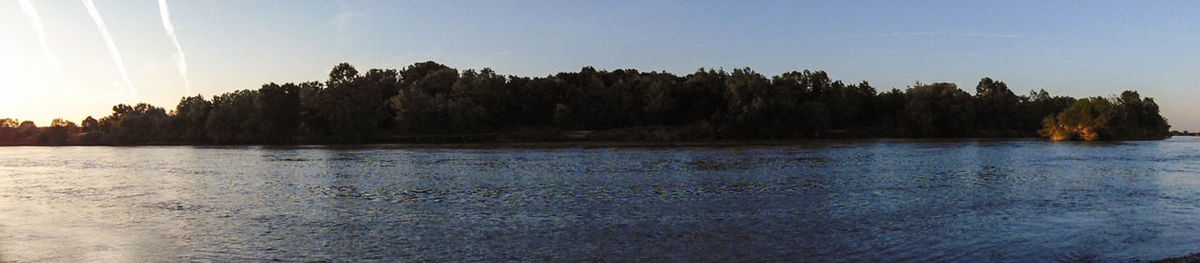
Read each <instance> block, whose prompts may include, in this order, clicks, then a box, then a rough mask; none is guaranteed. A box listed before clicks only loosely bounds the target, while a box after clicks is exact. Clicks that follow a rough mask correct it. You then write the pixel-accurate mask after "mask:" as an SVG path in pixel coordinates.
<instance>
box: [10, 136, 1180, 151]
mask: <svg viewBox="0 0 1200 263" xmlns="http://www.w3.org/2000/svg"><path fill="white" fill-rule="evenodd" d="M1154 140H1158V139H1146V140H1114V141H1100V142H1078V143H1119V142H1127V141H1154ZM971 141H976V142H1004V141H1044V142H1052V140H1049V139H1045V138H1038V137H963V138H902V137H860V138H821V139H761V140H735V139H729V140H721V139H707V140H706V139H695V140H548V141H446V140H442V141H429V140H425V141H406V140H394V141H388V140H381V141H369V142H362V143H335V142H329V143H278V144H181V143H146V144H137V145H111V144H87V145H36V144H20V145H0V147H87V146H102V147H138V146H195V147H240V146H261V147H279V148H292V147H297V148H302V147H361V146H371V145H375V146H379V145H387V146H394V147H396V148H450V149H453V148H476V149H501V148H529V149H536V148H550V149H563V148H674V147H684V148H692V147H700V148H703V147H744V146H750V147H764V146H765V147H770V146H799V145H820V144H828V143H861V142H911V143H923V142H924V143H936V142H971Z"/></svg>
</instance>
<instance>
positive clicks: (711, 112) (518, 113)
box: [0, 62, 1169, 145]
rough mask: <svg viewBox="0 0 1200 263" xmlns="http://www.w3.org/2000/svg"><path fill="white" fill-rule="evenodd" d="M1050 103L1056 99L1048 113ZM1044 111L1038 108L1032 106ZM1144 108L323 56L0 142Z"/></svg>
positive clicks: (205, 140)
mask: <svg viewBox="0 0 1200 263" xmlns="http://www.w3.org/2000/svg"><path fill="white" fill-rule="evenodd" d="M1064 110H1066V111H1064ZM1048 116H1051V117H1048ZM1168 127H1169V126H1167V124H1166V120H1165V119H1163V118H1162V116H1160V115H1159V114H1158V105H1157V104H1155V103H1154V101H1153V100H1152V99H1150V98H1146V99H1142V98H1140V96H1139V95H1138V94H1137V92H1126V93H1124V94H1122V96H1121V97H1120V98H1114V99H1102V98H1089V99H1084V100H1079V101H1076V100H1075V99H1074V98H1070V97H1062V96H1050V95H1049V94H1048V93H1047V92H1046V91H1044V90H1041V91H1036V92H1030V93H1029V95H1016V94H1014V93H1013V92H1012V91H1011V90H1010V89H1009V88H1008V86H1007V85H1006V84H1005V83H1004V82H1000V81H995V80H992V79H989V78H983V79H982V80H980V81H979V83H978V85H977V86H976V88H975V94H974V95H972V94H970V93H968V92H966V91H963V90H961V89H959V88H958V87H957V86H956V85H955V84H953V83H932V84H922V83H917V84H915V85H913V86H912V87H909V88H908V89H907V90H898V89H892V90H888V91H883V92H879V91H877V90H876V89H875V88H874V87H872V86H871V85H870V84H869V83H867V82H865V81H864V82H860V83H857V84H846V83H843V82H841V81H836V80H832V79H830V78H829V76H828V75H827V74H826V73H825V72H823V71H807V70H806V71H798V72H788V73H784V74H781V75H779V76H774V77H770V78H768V77H766V76H764V75H762V74H759V73H757V72H754V71H753V70H750V69H749V68H744V69H734V70H733V71H724V70H713V69H703V68H702V69H700V70H698V71H696V72H695V73H692V74H689V75H686V76H677V75H673V74H670V73H662V72H639V71H637V70H632V69H619V70H614V71H602V70H596V69H594V68H591V67H585V68H583V69H581V70H580V71H579V72H565V73H558V74H555V75H550V76H546V77H532V78H531V77H518V76H503V75H499V74H497V73H496V72H493V71H492V70H491V69H486V68H485V69H483V70H479V71H475V70H463V71H460V70H457V69H454V68H450V67H448V66H445V65H441V64H438V63H435V62H422V63H416V64H413V65H411V66H408V67H406V68H404V69H403V70H396V69H372V70H368V71H366V73H365V74H360V73H359V71H358V70H357V69H355V68H354V67H353V66H351V65H350V64H346V63H342V64H338V65H337V66H335V67H334V68H333V70H331V71H330V73H329V78H328V79H327V80H326V81H325V82H323V83H322V82H315V81H314V82H303V83H284V84H276V83H269V84H265V85H263V86H262V87H261V88H259V89H257V90H239V91H234V92H229V93H225V94H221V95H217V96H215V97H213V98H212V99H211V100H206V99H204V98H203V97H201V96H193V97H184V98H182V99H181V100H180V101H179V104H178V105H177V106H175V108H174V109H171V110H170V111H168V110H165V109H163V108H160V107H156V106H153V105H149V104H137V105H133V106H129V105H124V104H122V105H117V106H114V107H113V108H112V114H111V115H109V116H105V117H102V118H100V119H99V120H96V119H94V118H92V117H88V118H87V119H84V120H83V121H82V125H81V126H76V125H75V124H74V123H72V122H69V121H62V120H56V121H55V122H54V123H53V124H52V125H51V127H46V128H37V127H36V125H34V124H33V123H32V122H28V121H26V122H17V121H16V120H12V119H0V144H9V145H12V144H26V145H28V144H42V145H64V144H83V145H96V144H99V145H138V144H278V143H342V142H346V143H361V142H411V141H417V142H445V141H452V142H459V141H553V140H570V139H599V140H709V139H718V140H719V139H798V138H848V137H933V138H945V137H1032V136H1037V135H1038V132H1039V130H1040V131H1041V132H1042V133H1043V134H1044V135H1046V136H1051V137H1054V138H1056V139H1070V138H1080V139H1098V138H1103V139H1126V138H1163V137H1165V136H1167V135H1168V134H1167V131H1166V129H1167V128H1168Z"/></svg>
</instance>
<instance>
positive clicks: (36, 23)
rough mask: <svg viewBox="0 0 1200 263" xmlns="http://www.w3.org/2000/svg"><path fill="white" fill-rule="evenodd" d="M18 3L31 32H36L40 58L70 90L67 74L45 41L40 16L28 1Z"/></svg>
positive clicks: (21, 0)
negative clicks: (41, 57) (44, 60)
mask: <svg viewBox="0 0 1200 263" xmlns="http://www.w3.org/2000/svg"><path fill="white" fill-rule="evenodd" d="M19 2H20V4H21V13H24V14H25V17H26V18H29V23H30V24H33V30H34V31H37V38H38V43H39V44H41V45H42V56H44V57H46V63H48V64H50V67H52V68H54V71H55V72H56V73H58V76H59V77H60V78H62V81H63V84H67V85H66V86H67V88H70V84H69V82H68V80H67V73H66V72H63V69H62V65H61V64H59V63H58V56H55V55H54V52H53V51H50V44H49V43H48V42H47V41H46V28H45V26H44V25H42V16H40V15H38V11H37V9H36V8H34V7H33V3H32V2H29V0H20V1H19Z"/></svg>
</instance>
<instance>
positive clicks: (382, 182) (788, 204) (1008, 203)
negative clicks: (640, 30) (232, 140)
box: [0, 137, 1200, 262]
mask: <svg viewBox="0 0 1200 263" xmlns="http://www.w3.org/2000/svg"><path fill="white" fill-rule="evenodd" d="M1198 245H1200V139H1197V138H1193V137H1181V138H1172V139H1168V140H1165V141H1136V142H1119V143H1072V142H1057V143H1056V142H1047V141H1043V140H999V141H992V140H927V141H926V140H862V141H814V142H808V143H797V144H791V145H782V146H746V147H649V148H637V147H616V148H606V147H544V148H520V147H514V148H507V147H486V148H470V147H467V148H463V147H455V148H436V147H435V148H428V147H426V148H421V147H410V146H404V145H365V146H345V147H335V146H330V147H324V146H304V147H263V146H246V147H185V146H171V147H0V261H4V262H7V261H13V262H29V261H68V262H104V261H115V262H142V261H168V262H171V261H241V260H248V261H267V260H282V261H398V262H411V261H443V262H444V261H455V262H458V261H487V262H495V261H512V260H516V261H594V260H601V261H812V262H861V261H912V262H939V261H941V262H944V261H989V262H990V261H1001V262H1003V261H1011V262H1029V261H1038V262H1041V261H1055V260H1061V261H1105V262H1124V261H1136V260H1148V259H1157V258H1163V257H1171V256H1181V255H1187V254H1190V253H1194V252H1200V251H1198V250H1200V249H1198Z"/></svg>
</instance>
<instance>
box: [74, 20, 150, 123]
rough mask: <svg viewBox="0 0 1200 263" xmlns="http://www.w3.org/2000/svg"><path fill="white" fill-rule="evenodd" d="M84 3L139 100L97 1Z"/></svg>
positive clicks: (119, 68)
mask: <svg viewBox="0 0 1200 263" xmlns="http://www.w3.org/2000/svg"><path fill="white" fill-rule="evenodd" d="M82 1H83V5H84V6H85V7H87V10H88V14H89V15H91V16H92V21H95V22H96V27H97V28H99V29H100V36H101V37H104V43H105V44H107V45H108V53H109V54H111V55H112V58H113V61H114V62H115V63H116V64H117V71H120V72H121V78H123V79H124V80H125V85H126V86H129V92H130V93H132V94H133V99H134V100H137V99H138V95H137V89H136V88H134V87H133V81H131V80H129V73H127V72H126V71H125V62H124V61H122V60H121V52H118V51H117V45H116V44H114V43H113V40H112V35H109V34H108V27H107V26H104V19H101V18H100V11H96V3H95V2H92V0H82Z"/></svg>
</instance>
